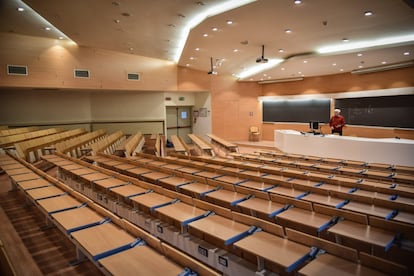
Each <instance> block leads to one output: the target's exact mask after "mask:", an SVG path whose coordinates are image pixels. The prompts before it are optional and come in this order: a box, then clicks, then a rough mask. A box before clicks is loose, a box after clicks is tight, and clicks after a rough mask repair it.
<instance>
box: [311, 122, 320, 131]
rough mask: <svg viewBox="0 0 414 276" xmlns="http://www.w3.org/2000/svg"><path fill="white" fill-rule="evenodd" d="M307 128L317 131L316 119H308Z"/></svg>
mask: <svg viewBox="0 0 414 276" xmlns="http://www.w3.org/2000/svg"><path fill="white" fill-rule="evenodd" d="M309 128H310V130H311V131H313V132H318V131H319V122H318V121H310V122H309Z"/></svg>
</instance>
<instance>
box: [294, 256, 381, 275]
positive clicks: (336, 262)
mask: <svg viewBox="0 0 414 276" xmlns="http://www.w3.org/2000/svg"><path fill="white" fill-rule="evenodd" d="M299 275H309V276H312V275H335V276H354V275H360V276H362V275H370V276H371V275H372V276H380V275H381V276H385V275H387V274H384V273H381V272H379V271H377V270H373V269H370V268H368V267H365V266H361V265H360V264H357V263H353V262H350V261H348V260H346V259H343V258H339V257H336V256H334V255H331V254H328V253H325V254H322V255H319V256H318V257H317V258H316V259H314V260H312V261H311V262H309V263H308V264H307V265H306V266H304V267H302V268H301V269H300V270H299Z"/></svg>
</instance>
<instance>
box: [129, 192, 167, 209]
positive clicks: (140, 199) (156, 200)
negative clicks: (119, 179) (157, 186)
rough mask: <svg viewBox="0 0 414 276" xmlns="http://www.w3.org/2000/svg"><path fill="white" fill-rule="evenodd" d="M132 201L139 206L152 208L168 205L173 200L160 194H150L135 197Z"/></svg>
mask: <svg viewBox="0 0 414 276" xmlns="http://www.w3.org/2000/svg"><path fill="white" fill-rule="evenodd" d="M131 200H132V201H133V202H135V203H138V204H139V205H143V206H145V207H147V208H151V207H154V206H157V205H160V204H164V203H168V202H170V201H171V200H173V199H172V198H170V197H166V196H164V195H161V194H158V193H148V194H143V195H139V196H134V197H132V198H131Z"/></svg>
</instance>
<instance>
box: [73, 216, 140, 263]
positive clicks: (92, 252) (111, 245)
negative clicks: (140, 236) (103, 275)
mask: <svg viewBox="0 0 414 276" xmlns="http://www.w3.org/2000/svg"><path fill="white" fill-rule="evenodd" d="M71 236H72V238H73V240H74V241H75V244H76V246H77V249H78V253H79V250H80V251H82V252H83V253H84V254H85V255H86V256H89V258H91V259H93V260H95V261H97V260H98V259H99V258H100V257H101V256H102V255H100V254H102V253H106V252H110V251H111V250H117V249H118V248H121V247H123V246H126V245H128V244H132V243H133V242H134V241H135V239H134V238H133V237H132V236H131V235H129V234H128V233H127V232H125V231H123V230H121V229H120V228H118V227H117V226H115V225H114V224H112V223H104V224H100V225H97V226H94V227H90V228H86V229H83V230H79V231H76V232H73V233H72V234H71Z"/></svg>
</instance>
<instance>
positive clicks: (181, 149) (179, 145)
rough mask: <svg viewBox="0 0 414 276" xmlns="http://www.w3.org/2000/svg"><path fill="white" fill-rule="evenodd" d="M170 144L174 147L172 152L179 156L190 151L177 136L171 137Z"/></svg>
mask: <svg viewBox="0 0 414 276" xmlns="http://www.w3.org/2000/svg"><path fill="white" fill-rule="evenodd" d="M171 142H172V143H173V145H174V151H175V152H177V153H181V154H185V155H187V154H189V153H190V150H189V148H188V147H187V145H186V144H185V142H184V141H183V140H182V139H181V137H178V136H177V135H171Z"/></svg>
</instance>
